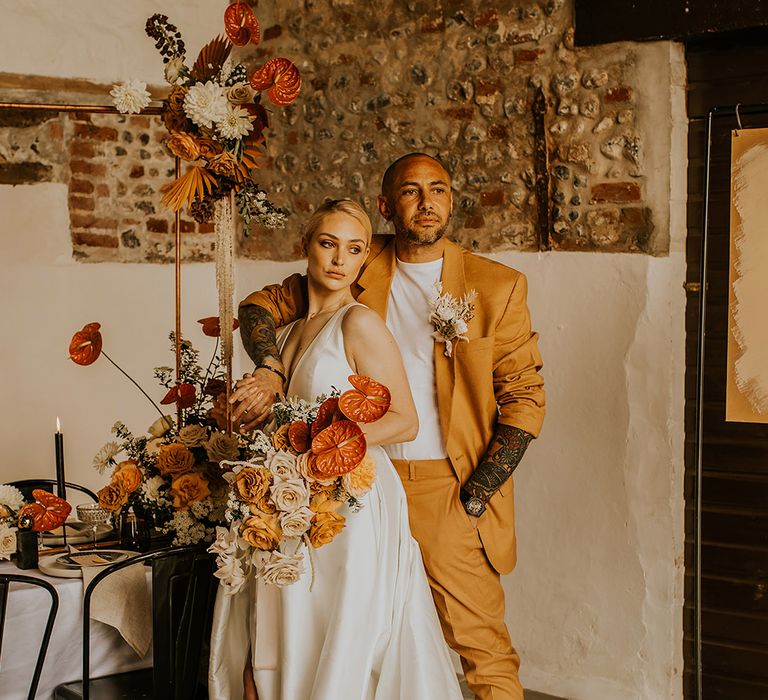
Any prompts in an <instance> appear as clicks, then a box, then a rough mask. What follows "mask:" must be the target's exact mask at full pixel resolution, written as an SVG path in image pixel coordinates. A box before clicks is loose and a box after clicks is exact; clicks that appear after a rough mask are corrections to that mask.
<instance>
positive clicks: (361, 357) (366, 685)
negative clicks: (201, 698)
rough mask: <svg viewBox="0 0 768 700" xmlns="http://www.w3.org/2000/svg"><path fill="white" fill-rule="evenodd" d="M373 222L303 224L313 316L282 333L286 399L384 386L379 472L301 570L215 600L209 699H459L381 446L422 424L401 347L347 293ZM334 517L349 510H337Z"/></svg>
mask: <svg viewBox="0 0 768 700" xmlns="http://www.w3.org/2000/svg"><path fill="white" fill-rule="evenodd" d="M371 233H372V231H371V222H370V219H369V218H368V216H367V215H366V213H365V211H364V210H363V209H362V207H360V205H358V204H357V203H355V202H353V201H352V200H349V199H341V200H335V201H331V202H327V203H326V204H323V205H322V206H320V207H319V208H318V209H317V210H316V211H315V212H314V213H313V214H312V216H311V217H310V218H309V221H308V222H307V226H306V230H305V234H304V238H303V246H304V250H305V252H306V255H307V259H308V266H307V277H308V293H309V310H308V313H307V315H306V317H305V318H303V319H300V320H299V321H295V322H294V323H292V324H290V325H288V326H286V327H285V328H284V329H282V331H281V333H280V335H279V336H278V347H279V349H280V352H281V357H282V360H283V364H284V366H285V367H286V369H287V370H288V373H287V374H288V387H287V390H286V393H287V395H289V396H299V397H301V398H304V399H307V400H312V399H314V398H315V397H316V396H318V395H319V394H321V393H324V392H327V391H328V390H329V389H330V387H331V386H334V387H336V388H338V389H340V390H341V391H344V390H346V389H348V388H349V383H348V381H347V377H348V376H349V375H350V374H362V375H367V376H370V377H372V378H373V379H375V380H377V381H379V382H381V383H382V384H385V385H386V386H387V387H389V389H390V392H391V394H392V405H391V407H390V410H389V412H388V413H387V414H386V415H385V416H384V417H383V418H381V419H380V420H378V421H376V422H374V423H369V424H366V425H364V426H361V427H362V428H363V430H364V432H365V434H366V439H367V442H368V446H369V450H368V453H369V455H370V456H371V457H372V458H373V459H374V460H375V462H376V470H377V477H376V482H375V484H374V486H373V488H372V490H371V491H370V492H369V493H368V494H367V495H366V496H364V497H363V499H362V501H363V503H364V507H363V509H362V510H361V511H360V512H357V513H344V512H343V511H342V514H343V515H345V516H348V517H347V521H346V527H345V528H344V530H342V532H341V533H340V534H339V535H338V536H337V537H336V538H335V539H334V540H333V541H332V542H330V543H329V544H327V545H325V546H323V547H321V548H319V549H317V550H314V551H313V553H312V554H313V558H314V562H315V573H314V584H313V586H312V590H311V591H310V578H311V577H310V575H309V574H308V573H306V574H305V575H304V576H303V577H302V578H301V579H300V580H299V581H298V582H297V583H295V584H293V585H289V586H286V587H284V588H277V587H275V586H270V585H268V584H265V583H263V582H262V581H261V580H251V581H249V583H248V585H247V586H245V587H244V588H243V589H242V590H241V591H240V592H239V593H237V594H235V595H234V596H231V595H224V594H223V593H222V591H221V590H220V591H219V594H218V596H217V600H216V608H215V612H214V621H213V631H212V635H211V658H210V667H209V695H210V697H211V698H212V700H233V699H235V698H240V697H245V698H246V699H247V700H250V699H252V698H257V697H258V699H259V700H400V699H401V698H409V699H410V698H414V699H417V698H418V699H419V700H430V699H432V698H434V699H435V700H437V699H439V700H452V699H457V700H458V699H459V698H461V692H460V690H459V686H458V681H457V678H456V673H455V671H454V669H453V665H452V663H451V660H450V657H449V655H448V649H447V647H446V645H445V641H444V639H443V634H442V632H441V630H440V624H439V622H438V619H437V613H436V612H435V607H434V603H433V600H432V595H431V593H430V590H429V586H428V584H427V578H426V575H425V573H424V567H423V564H422V560H421V554H420V552H419V547H418V544H417V543H416V541H415V540H414V539H413V538H412V537H411V533H410V530H409V529H408V511H407V505H406V500H405V492H404V491H403V487H402V484H401V483H400V478H399V476H398V474H397V472H396V471H395V468H394V466H393V465H392V462H390V460H389V458H388V457H387V456H386V454H385V453H384V450H383V449H382V448H381V447H379V445H382V444H387V443H394V442H404V441H409V440H413V439H414V438H415V436H416V433H417V429H418V419H417V416H416V409H415V407H414V404H413V399H412V397H411V392H410V388H409V386H408V380H407V379H406V374H405V369H404V368H403V363H402V359H401V357H400V352H399V350H398V348H397V346H396V345H395V342H394V340H393V338H392V336H391V335H390V333H389V331H388V330H387V327H386V326H385V324H384V322H383V321H382V320H381V318H380V317H379V316H378V315H377V314H376V313H375V312H374V311H371V310H370V309H368V308H367V307H365V306H362V305H361V304H358V303H357V302H355V300H354V298H353V297H352V293H351V290H350V287H351V285H352V284H353V283H354V281H355V279H356V278H357V275H358V273H359V271H360V268H361V266H362V264H363V261H364V260H365V258H366V256H367V255H368V248H369V244H370V240H371ZM343 508H345V509H346V506H344V507H343Z"/></svg>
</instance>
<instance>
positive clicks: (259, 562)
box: [209, 375, 391, 594]
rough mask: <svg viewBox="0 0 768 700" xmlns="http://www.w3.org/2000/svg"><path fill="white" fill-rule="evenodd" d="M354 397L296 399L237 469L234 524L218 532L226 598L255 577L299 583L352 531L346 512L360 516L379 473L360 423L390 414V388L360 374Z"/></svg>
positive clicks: (256, 436)
mask: <svg viewBox="0 0 768 700" xmlns="http://www.w3.org/2000/svg"><path fill="white" fill-rule="evenodd" d="M349 382H350V384H351V385H352V387H353V388H352V389H350V390H349V391H346V392H344V393H343V394H341V395H339V392H338V391H334V392H332V393H331V395H330V396H328V397H326V396H320V397H318V398H317V399H316V400H315V401H314V402H312V403H309V402H307V401H303V400H301V399H297V398H295V397H294V398H290V399H288V400H285V401H280V402H277V403H275V404H274V405H273V407H272V414H273V417H274V420H273V422H272V423H271V424H270V426H268V427H267V428H265V429H264V430H257V431H255V432H254V433H253V434H252V435H251V436H250V438H249V440H250V442H249V448H250V456H249V458H248V459H247V460H241V461H232V462H229V463H228V464H229V465H230V466H231V468H232V469H231V471H230V472H228V473H227V474H225V478H226V479H227V481H228V482H229V492H228V499H227V505H226V514H225V517H226V520H227V521H228V523H229V527H228V528H227V527H217V528H216V540H215V542H214V543H213V544H212V545H211V547H210V548H209V551H211V552H213V553H215V554H216V555H217V556H216V564H217V567H218V570H217V571H216V572H215V574H214V575H215V576H217V577H218V578H219V582H220V585H221V586H222V587H223V588H224V590H225V591H226V593H227V594H235V593H237V592H238V591H239V590H240V589H241V588H242V586H243V584H244V583H245V581H246V580H247V579H248V578H249V577H254V576H255V577H260V578H262V579H263V580H264V581H265V582H266V583H269V584H272V585H275V586H287V585H290V584H292V583H295V582H296V581H298V580H299V579H300V578H301V576H302V575H303V574H304V572H305V570H306V565H305V557H304V552H305V550H306V551H307V552H309V555H308V556H309V558H310V565H311V561H312V560H311V552H312V550H313V549H316V548H318V547H322V546H324V545H326V544H328V543H330V542H331V541H333V539H334V538H335V537H336V536H337V535H338V534H339V533H340V532H341V531H342V530H343V529H344V526H345V523H346V516H345V515H344V514H343V513H342V511H343V510H345V509H346V511H347V512H348V513H349V512H356V511H358V510H359V509H360V508H361V507H362V503H361V500H360V499H362V497H363V496H365V494H367V493H368V492H369V491H370V490H371V488H372V487H373V483H374V481H375V479H376V465H375V462H374V460H373V458H372V457H370V456H369V455H368V452H367V444H366V440H365V435H364V434H363V431H362V429H361V428H360V426H359V423H371V422H373V421H376V420H378V419H379V418H381V417H382V416H383V415H384V414H385V413H386V412H387V411H388V410H389V405H390V401H391V397H390V393H389V390H388V389H387V387H385V386H384V385H383V384H379V383H378V382H376V381H374V380H373V379H370V378H369V377H363V376H359V375H353V376H351V377H349Z"/></svg>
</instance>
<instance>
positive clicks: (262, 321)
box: [237, 305, 283, 370]
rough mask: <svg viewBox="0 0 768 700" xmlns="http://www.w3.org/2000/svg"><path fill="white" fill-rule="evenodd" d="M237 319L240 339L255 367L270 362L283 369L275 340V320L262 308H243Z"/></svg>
mask: <svg viewBox="0 0 768 700" xmlns="http://www.w3.org/2000/svg"><path fill="white" fill-rule="evenodd" d="M237 318H238V320H239V321H240V337H241V338H242V340H243V347H245V351H246V352H247V353H248V357H250V358H251V359H252V360H253V363H254V364H255V365H260V364H262V363H263V362H264V361H265V360H269V364H270V365H271V366H273V367H277V368H278V369H280V370H282V369H283V363H282V361H281V360H280V352H279V351H278V349H277V341H276V340H275V319H274V318H272V315H271V314H270V313H269V312H268V311H267V310H266V309H263V308H262V307H261V306H255V305H248V306H241V307H240V309H239V311H238V314H237Z"/></svg>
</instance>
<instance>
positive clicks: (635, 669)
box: [0, 0, 685, 700]
mask: <svg viewBox="0 0 768 700" xmlns="http://www.w3.org/2000/svg"><path fill="white" fill-rule="evenodd" d="M223 5H224V3H223V2H216V3H208V2H197V3H190V2H182V1H181V0H178V1H177V2H147V1H145V0H141V1H140V2H132V3H111V2H108V3H105V2H97V1H96V0H89V1H88V0H68V2H67V3H59V2H53V1H52V0H48V1H46V2H41V3H36V4H35V5H34V6H32V5H29V4H27V3H24V4H23V5H22V4H19V3H11V2H9V1H7V0H0V13H1V15H0V16H2V17H3V22H2V28H0V65H2V68H3V70H6V71H17V72H28V73H33V74H49V75H58V76H67V77H75V76H77V77H87V78H91V79H94V80H100V81H107V82H108V81H111V80H113V79H120V78H124V77H129V76H137V77H142V78H144V79H147V80H150V81H154V82H160V80H161V75H160V73H159V68H158V58H157V56H156V54H155V53H154V49H153V48H152V46H151V44H150V45H149V46H148V47H147V48H146V49H144V48H143V47H144V46H145V44H144V43H143V42H144V41H146V42H147V43H149V42H148V40H146V39H145V38H144V35H143V22H144V19H145V18H146V16H148V15H149V14H151V13H152V12H153V11H155V10H156V9H157V10H163V11H165V12H167V13H168V14H169V15H170V16H171V18H172V19H174V18H176V20H177V22H178V24H179V26H180V28H182V30H183V31H184V34H185V37H186V38H188V41H189V44H190V45H191V46H192V45H194V47H195V49H196V48H197V46H199V45H200V44H202V43H203V41H204V40H205V39H207V38H208V37H209V35H210V34H211V33H212V30H211V28H213V30H214V31H215V29H216V28H218V26H219V22H220V19H219V16H220V11H221V8H222V7H223ZM182 6H183V7H184V8H193V9H186V10H184V11H183V10H182ZM65 8H66V11H65ZM45 13H48V14H47V15H46V16H45V17H41V15H43V14H45ZM105 17H111V19H109V21H107V19H105ZM86 19H88V21H92V22H93V24H91V25H89V24H88V23H87V22H86ZM95 26H99V27H100V28H101V29H100V30H99V31H98V32H97V31H95V29H94V27H95ZM195 32H197V34H195ZM30 37H34V45H35V50H34V51H26V50H25V51H24V52H23V53H22V52H21V51H20V49H21V48H26V46H28V45H29V43H30ZM46 38H50V39H51V41H50V42H49V41H46ZM62 38H65V39H66V41H62ZM138 46H140V47H142V48H141V50H140V51H138V50H136V47H138ZM94 47H95V48H94ZM638 51H639V53H638V60H639V61H640V62H641V64H642V65H644V66H645V68H644V73H643V74H644V75H645V76H647V80H646V81H645V84H644V85H643V86H640V87H639V88H638V89H639V90H641V91H645V92H644V93H642V94H643V101H642V104H647V105H648V107H647V110H648V111H647V112H646V113H644V114H643V113H642V110H641V111H640V113H639V114H638V119H640V120H641V121H642V120H644V124H645V126H644V133H645V134H647V137H646V140H647V142H648V143H647V146H648V150H647V152H646V153H647V157H648V158H649V159H650V160H651V162H652V163H653V166H654V168H655V172H658V173H659V178H658V180H656V181H655V183H656V184H654V185H653V186H654V187H656V188H657V189H656V190H655V191H654V193H655V194H654V196H656V197H658V198H659V199H660V201H662V202H668V203H669V208H668V210H667V208H666V206H660V207H659V208H658V218H657V221H656V225H657V226H663V227H665V230H666V229H668V230H669V232H670V237H671V240H672V254H671V255H670V256H669V257H665V258H651V257H647V256H639V255H636V256H633V255H603V254H598V255H589V254H563V253H548V254H542V255H539V254H520V253H517V254H516V253H505V254H503V255H498V256H496V257H497V259H499V260H501V261H502V262H505V263H507V264H510V265H512V266H514V267H517V268H518V269H520V270H522V271H523V272H525V273H526V274H527V275H528V276H529V279H530V306H531V310H532V313H533V318H534V322H535V326H536V329H537V330H539V332H540V333H541V347H542V352H543V355H544V358H545V363H546V367H545V378H546V381H547V389H548V416H547V421H546V424H545V428H544V431H543V434H542V436H541V438H540V439H539V440H537V441H536V442H535V443H534V444H533V445H532V447H531V448H530V450H529V453H528V455H526V458H525V460H524V462H523V464H522V465H521V467H520V470H519V474H518V476H517V488H516V493H517V495H518V496H517V497H518V502H517V507H518V516H517V518H518V519H517V524H518V531H519V540H520V545H519V550H520V551H519V564H518V568H517V569H516V571H515V572H514V573H513V574H512V575H511V576H509V577H507V578H506V579H505V586H506V588H507V591H508V594H509V595H508V608H509V609H508V621H509V624H510V628H511V630H512V635H513V639H514V641H515V643H516V645H517V646H518V648H519V649H520V651H521V654H522V657H523V670H522V676H523V680H524V682H525V684H526V685H527V686H528V687H530V688H535V689H538V690H542V691H546V692H550V693H553V694H559V695H562V696H565V697H567V698H570V699H572V700H676V699H677V698H680V697H682V690H681V681H680V678H681V672H682V655H681V646H682V615H681V607H682V554H683V546H682V545H683V497H682V472H683V464H682V459H683V415H682V414H683V411H682V408H683V372H684V347H683V341H684V322H683V312H684V304H685V299H684V294H683V289H682V283H683V280H684V253H683V248H684V246H683V241H684V200H685V120H684V107H683V104H684V103H683V99H682V95H683V93H682V89H683V88H682V85H683V82H682V81H683V80H684V71H683V70H681V65H682V64H681V58H680V54H679V52H678V51H676V50H675V49H674V48H672V47H670V46H669V45H666V44H658V45H646V46H644V47H642V48H640V49H638ZM139 54H140V55H139ZM642 62H645V63H644V64H643V63H642ZM652 116H653V118H654V119H655V121H651V117H652ZM670 119H671V120H672V125H673V126H672V129H671V130H670V131H669V132H666V131H665V128H666V125H668V124H669V123H670ZM651 136H652V137H653V140H652V141H651ZM66 203H67V193H66V187H65V186H64V185H59V184H42V185H36V186H29V187H15V188H13V187H0V212H2V216H1V217H0V318H2V329H3V330H2V339H3V342H2V343H1V344H0V367H2V386H3V389H4V392H3V395H4V401H3V402H2V404H1V405H0V445H2V459H0V482H2V481H5V480H9V479H12V478H21V477H24V476H46V475H50V476H53V475H54V464H53V431H54V426H55V419H56V416H57V415H58V416H60V417H61V420H62V427H63V430H64V434H65V454H66V463H67V473H68V476H69V477H70V478H71V479H72V480H75V481H80V482H82V483H85V484H87V485H90V486H92V487H98V486H100V485H101V484H102V480H101V479H100V478H99V477H98V475H97V474H96V472H95V471H94V470H93V469H92V468H91V467H90V463H91V459H92V456H93V453H94V452H95V451H96V449H98V447H99V446H100V445H101V444H102V443H103V442H105V441H106V440H108V439H109V438H110V433H109V429H110V426H111V425H112V424H113V422H114V421H115V420H116V419H118V418H119V419H121V420H123V421H124V422H125V423H126V424H127V425H128V426H129V427H130V428H132V429H134V430H136V431H141V430H143V429H145V428H146V427H147V426H148V425H149V424H150V423H151V422H152V421H153V420H154V415H153V409H152V407H151V406H149V404H148V403H147V402H146V400H145V399H144V398H143V397H142V396H141V395H140V394H139V393H138V392H137V391H136V390H135V389H134V388H133V387H132V386H131V385H130V384H129V383H128V382H127V381H126V380H125V379H124V378H123V377H121V376H120V375H119V374H118V373H117V372H116V371H115V370H114V368H112V367H111V366H110V365H109V363H108V362H106V361H105V360H104V359H103V358H102V359H99V360H98V361H97V362H96V363H95V364H94V365H92V366H90V367H79V366H76V365H74V364H73V363H72V362H70V361H69V360H68V358H67V345H68V343H69V339H70V337H71V335H72V333H73V332H74V331H75V330H77V329H79V328H80V327H81V326H82V325H83V324H85V323H87V322H89V321H99V322H101V323H102V326H103V329H102V330H103V334H104V343H105V345H104V347H105V349H106V351H107V352H108V353H110V355H111V356H112V357H114V358H115V359H116V360H118V361H119V362H120V363H121V364H122V366H123V367H124V369H126V370H127V371H128V372H129V373H130V374H131V375H132V376H133V377H134V378H135V379H136V380H137V381H139V382H140V383H141V384H142V386H144V387H145V388H146V389H148V390H150V389H153V388H154V386H155V385H154V382H153V379H152V368H153V367H155V366H156V365H160V364H172V362H173V356H172V354H171V353H170V351H169V349H168V341H167V333H168V331H169V330H170V329H171V327H172V325H173V297H172V294H173V270H172V268H171V267H170V266H155V265H117V264H98V265H97V264H93V265H81V264H77V263H75V262H73V261H72V258H71V244H70V237H69V231H68V215H67V209H66ZM301 267H302V265H301V263H292V264H281V263H273V262H245V261H243V262H240V263H239V264H238V266H237V287H238V291H237V294H238V297H240V296H244V295H245V293H247V292H248V291H250V290H252V289H254V288H257V287H260V286H261V285H263V284H264V283H266V282H271V281H275V280H278V279H280V278H281V277H283V276H284V275H286V274H288V273H289V272H292V271H294V270H298V269H301ZM214 313H215V293H214V274H213V267H212V265H187V266H185V268H184V310H183V317H184V332H185V334H187V335H188V336H189V337H190V338H191V339H192V340H193V341H194V342H195V343H196V344H197V345H198V347H200V349H201V350H202V349H206V348H210V344H209V341H208V339H206V338H205V337H204V336H202V334H200V332H199V331H198V330H197V328H198V327H197V324H196V323H195V320H196V319H197V318H200V317H203V316H208V315H212V314H214ZM155 395H157V396H160V395H161V392H160V391H159V390H157V392H156V394H155Z"/></svg>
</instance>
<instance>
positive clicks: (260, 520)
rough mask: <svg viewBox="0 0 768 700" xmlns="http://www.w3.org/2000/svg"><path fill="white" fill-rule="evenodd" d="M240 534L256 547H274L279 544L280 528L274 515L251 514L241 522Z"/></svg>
mask: <svg viewBox="0 0 768 700" xmlns="http://www.w3.org/2000/svg"><path fill="white" fill-rule="evenodd" d="M240 536H241V537H242V538H243V539H244V540H245V541H246V542H247V543H248V544H249V545H251V547H256V549H274V548H275V547H277V545H278V544H280V537H281V536H282V530H281V529H280V523H279V522H278V520H277V516H276V515H266V514H258V515H251V516H250V517H248V518H246V519H245V522H243V527H242V530H241V532H240Z"/></svg>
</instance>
